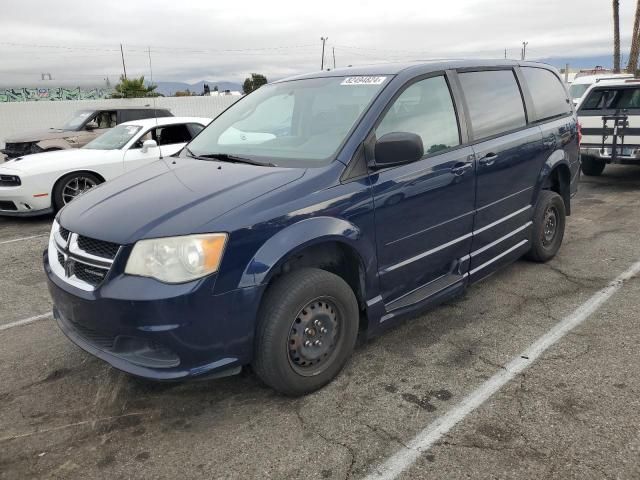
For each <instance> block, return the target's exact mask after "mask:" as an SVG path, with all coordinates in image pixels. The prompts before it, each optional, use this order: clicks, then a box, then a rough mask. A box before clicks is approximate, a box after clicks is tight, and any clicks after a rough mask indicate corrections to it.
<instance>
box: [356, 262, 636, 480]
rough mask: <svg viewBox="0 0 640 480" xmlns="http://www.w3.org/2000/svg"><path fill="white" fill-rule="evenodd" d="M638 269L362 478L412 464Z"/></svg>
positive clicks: (390, 475)
mask: <svg viewBox="0 0 640 480" xmlns="http://www.w3.org/2000/svg"><path fill="white" fill-rule="evenodd" d="M638 273H640V261H638V262H636V263H634V264H633V265H631V267H629V269H628V270H626V271H625V272H624V273H622V274H621V275H620V276H618V277H617V278H616V279H615V280H613V281H612V282H610V283H609V284H608V285H607V286H606V287H605V288H603V289H602V290H600V291H598V292H596V293H595V294H594V295H593V296H592V297H591V298H589V300H587V301H586V302H585V303H583V304H582V305H580V306H579V307H578V308H577V309H576V310H574V311H573V312H572V313H571V314H569V315H568V316H567V317H565V318H564V319H563V320H562V321H560V322H559V323H557V324H556V325H555V326H554V327H553V328H552V329H551V330H549V331H548V332H547V333H545V334H544V335H542V336H541V337H540V338H538V340H536V341H535V342H534V343H533V344H531V345H530V346H529V348H527V349H526V350H525V351H524V352H522V353H521V354H520V355H518V356H516V357H515V358H514V359H513V360H511V361H510V362H509V363H508V364H507V365H506V366H505V367H504V370H500V371H499V372H498V373H496V374H495V375H493V376H492V377H491V378H490V379H489V380H487V381H486V382H484V383H483V384H482V385H480V386H479V387H478V388H477V389H476V390H474V391H473V392H471V393H470V394H469V395H468V396H466V397H465V398H463V399H462V401H461V402H460V403H459V404H458V405H456V406H455V407H453V408H452V409H451V410H449V411H448V412H447V413H445V414H444V415H443V416H441V417H440V418H438V419H436V420H435V421H434V422H433V423H431V424H430V425H428V426H427V427H426V428H425V429H424V430H422V431H421V432H419V433H418V435H416V436H415V437H414V438H413V439H412V440H411V441H410V442H409V443H407V446H406V448H404V447H403V448H402V449H401V450H399V451H398V452H396V453H395V454H394V455H393V456H391V457H390V458H389V459H387V460H386V461H385V462H384V463H383V464H382V465H380V466H378V467H377V468H376V469H375V471H374V472H372V473H370V474H369V475H368V476H367V477H366V480H380V479H384V480H392V479H395V478H397V477H398V476H399V475H400V474H401V473H402V472H403V471H404V470H406V469H407V468H409V467H410V466H411V465H413V464H414V463H415V462H416V460H417V459H418V458H419V457H420V455H421V454H422V453H424V452H426V451H427V450H429V448H431V447H432V446H433V444H434V443H435V442H437V441H438V440H439V439H440V438H441V437H442V436H443V435H444V434H446V433H447V432H448V431H449V430H451V429H452V428H453V427H454V426H455V425H456V424H457V423H458V422H460V421H461V420H463V419H464V418H465V417H466V416H467V415H469V414H470V413H472V412H473V411H474V410H475V409H476V408H478V407H479V406H480V405H482V404H483V403H484V402H485V401H486V400H488V399H489V398H490V397H491V396H492V395H493V394H494V393H496V392H497V391H498V390H500V389H501V388H502V387H503V386H504V385H505V384H507V383H508V382H509V381H510V380H512V379H513V378H514V377H515V376H516V375H518V374H520V373H521V372H523V371H524V370H525V369H526V368H527V367H529V366H530V365H531V364H532V363H533V362H535V361H536V360H537V359H538V357H540V355H542V354H543V353H544V352H545V350H547V349H548V348H549V347H551V346H552V345H554V344H555V343H556V342H558V340H560V339H561V338H562V337H564V336H565V335H566V334H567V333H569V332H570V331H571V330H573V329H574V328H576V327H577V326H578V325H580V324H581V323H582V322H584V321H585V320H586V319H587V318H589V317H590V316H591V314H593V313H594V312H595V311H596V310H598V309H599V308H600V307H601V306H602V305H603V304H604V303H605V302H606V301H607V300H609V299H610V298H611V297H612V296H613V295H614V294H615V293H616V292H617V291H618V290H620V288H622V286H623V285H624V283H625V282H626V281H628V280H630V279H631V278H632V277H634V276H635V275H637V274H638Z"/></svg>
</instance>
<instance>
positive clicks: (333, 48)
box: [331, 47, 336, 70]
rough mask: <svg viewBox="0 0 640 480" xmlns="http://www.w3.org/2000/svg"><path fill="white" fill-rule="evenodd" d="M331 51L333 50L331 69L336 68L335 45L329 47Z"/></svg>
mask: <svg viewBox="0 0 640 480" xmlns="http://www.w3.org/2000/svg"><path fill="white" fill-rule="evenodd" d="M331 51H332V52H333V69H334V70H335V69H336V47H331Z"/></svg>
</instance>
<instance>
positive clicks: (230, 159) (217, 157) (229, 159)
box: [185, 147, 277, 167]
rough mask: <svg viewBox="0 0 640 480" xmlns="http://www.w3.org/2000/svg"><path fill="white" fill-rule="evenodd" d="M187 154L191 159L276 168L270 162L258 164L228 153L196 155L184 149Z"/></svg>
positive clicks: (255, 161) (249, 159)
mask: <svg viewBox="0 0 640 480" xmlns="http://www.w3.org/2000/svg"><path fill="white" fill-rule="evenodd" d="M185 150H186V151H187V153H188V154H189V155H190V156H191V157H193V158H198V159H201V160H220V161H221V162H231V163H246V164H248V165H258V166H260V167H276V166H277V165H276V164H275V163H271V162H259V161H257V160H252V159H251V158H246V157H239V156H237V155H229V154H228V153H207V154H205V155H196V154H195V153H193V152H192V151H191V150H189V148H188V147H185Z"/></svg>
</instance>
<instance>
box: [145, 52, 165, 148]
mask: <svg viewBox="0 0 640 480" xmlns="http://www.w3.org/2000/svg"><path fill="white" fill-rule="evenodd" d="M147 51H148V52H149V73H151V85H153V66H152V65H151V47H148V50H147ZM151 98H152V99H153V118H155V119H156V129H157V128H158V109H157V108H156V97H155V96H153V97H151ZM158 151H159V152H160V160H162V148H160V142H158Z"/></svg>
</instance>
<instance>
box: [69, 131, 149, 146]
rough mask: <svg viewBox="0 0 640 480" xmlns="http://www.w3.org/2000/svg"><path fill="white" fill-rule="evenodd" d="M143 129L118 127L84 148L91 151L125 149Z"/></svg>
mask: <svg viewBox="0 0 640 480" xmlns="http://www.w3.org/2000/svg"><path fill="white" fill-rule="evenodd" d="M141 128H142V127H141V126H139V125H118V126H117V127H114V128H112V129H111V130H107V131H106V132H105V133H103V134H102V135H100V136H99V137H98V138H96V139H95V140H93V141H91V142H89V143H87V144H86V145H85V146H84V147H82V148H88V149H89V150H117V149H119V148H122V147H124V146H125V145H126V144H127V142H128V141H129V140H131V139H132V138H133V136H134V135H135V134H136V133H138V132H139V131H140V129H141Z"/></svg>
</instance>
